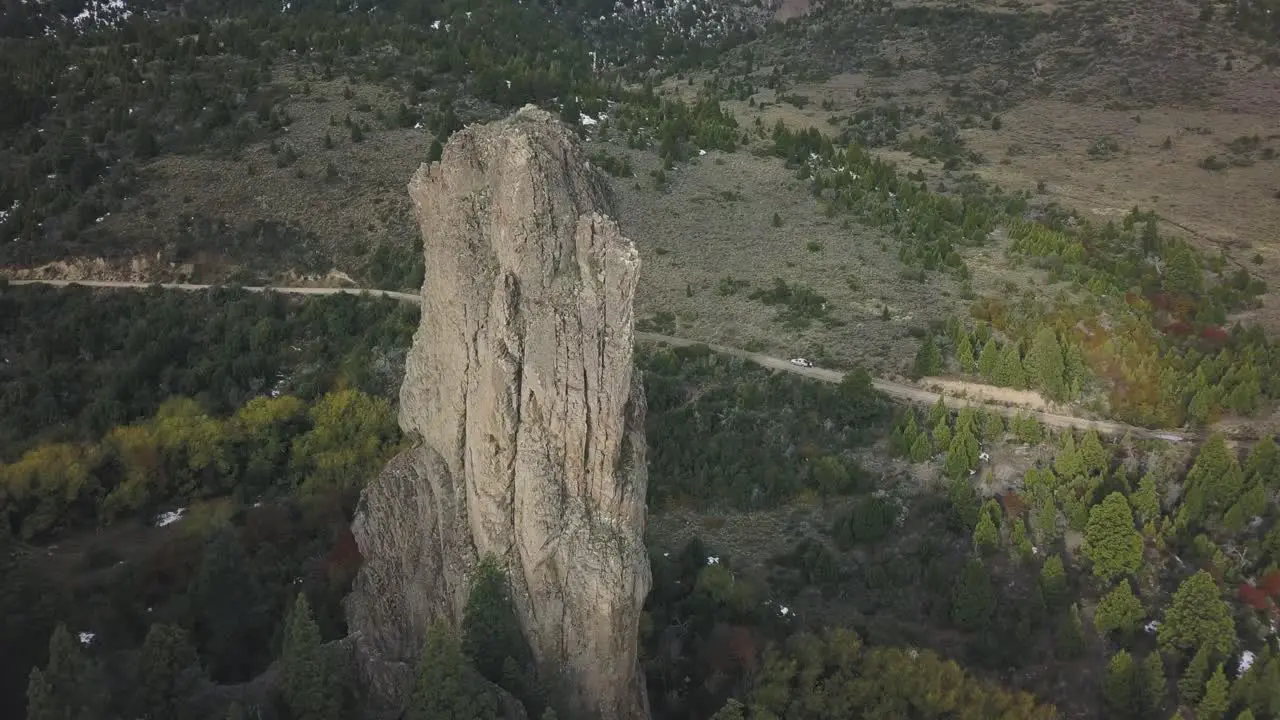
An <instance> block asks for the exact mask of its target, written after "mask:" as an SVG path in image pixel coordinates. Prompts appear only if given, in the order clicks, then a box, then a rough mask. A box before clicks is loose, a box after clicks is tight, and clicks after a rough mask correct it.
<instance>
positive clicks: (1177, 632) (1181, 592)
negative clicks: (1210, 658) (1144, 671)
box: [1159, 570, 1236, 655]
mask: <svg viewBox="0 0 1280 720" xmlns="http://www.w3.org/2000/svg"><path fill="white" fill-rule="evenodd" d="M1235 637H1236V626H1235V621H1234V620H1232V618H1231V608H1230V607H1228V606H1227V604H1226V603H1225V602H1223V600H1222V597H1221V593H1220V591H1219V590H1218V584H1217V582H1216V581H1214V579H1213V576H1212V575H1210V574H1209V573H1208V572H1206V571H1204V570H1201V571H1199V572H1197V573H1196V574H1195V575H1192V576H1191V577H1189V578H1187V579H1186V580H1183V581H1182V584H1181V585H1179V586H1178V590H1177V592H1175V593H1174V594H1173V600H1172V601H1171V602H1170V603H1169V609H1168V610H1167V611H1165V617H1164V623H1163V624H1161V625H1160V630H1159V638H1160V646H1161V647H1162V648H1165V649H1175V648H1177V649H1183V650H1186V649H1190V648H1208V649H1209V650H1210V651H1212V652H1214V653H1217V654H1219V655H1226V654H1227V653H1228V652H1230V651H1231V648H1232V646H1233V645H1234V644H1235Z"/></svg>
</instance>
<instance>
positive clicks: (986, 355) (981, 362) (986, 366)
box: [978, 337, 1000, 380]
mask: <svg viewBox="0 0 1280 720" xmlns="http://www.w3.org/2000/svg"><path fill="white" fill-rule="evenodd" d="M999 362H1000V348H999V346H997V345H996V339H995V338H993V337H989V338H987V343H986V344H985V345H983V346H982V352H981V353H980V354H979V355H978V373H979V374H980V375H982V377H984V378H987V379H988V380H990V379H992V378H993V377H994V376H995V372H996V365H997V364H998V363H999Z"/></svg>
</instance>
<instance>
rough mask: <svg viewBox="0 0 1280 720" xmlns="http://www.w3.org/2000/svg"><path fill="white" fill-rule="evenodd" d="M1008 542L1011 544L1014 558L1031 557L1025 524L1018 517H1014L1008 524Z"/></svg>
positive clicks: (1029, 541) (1023, 558)
mask: <svg viewBox="0 0 1280 720" xmlns="http://www.w3.org/2000/svg"><path fill="white" fill-rule="evenodd" d="M1009 544H1010V545H1011V546H1012V551H1013V553H1014V559H1015V560H1025V559H1027V558H1029V557H1031V555H1032V550H1031V540H1030V538H1028V537H1027V524H1026V523H1025V522H1023V520H1022V518H1020V517H1017V518H1014V519H1013V523H1012V524H1010V525H1009Z"/></svg>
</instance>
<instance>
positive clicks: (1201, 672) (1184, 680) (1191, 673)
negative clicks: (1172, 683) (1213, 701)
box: [1178, 647, 1210, 705]
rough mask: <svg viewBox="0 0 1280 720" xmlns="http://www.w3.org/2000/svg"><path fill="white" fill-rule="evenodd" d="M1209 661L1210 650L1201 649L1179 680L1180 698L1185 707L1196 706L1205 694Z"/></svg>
mask: <svg viewBox="0 0 1280 720" xmlns="http://www.w3.org/2000/svg"><path fill="white" fill-rule="evenodd" d="M1209 659H1210V652H1209V649H1208V648H1203V647H1202V648H1200V649H1199V650H1198V651H1196V654H1195V655H1194V656H1192V658H1191V662H1190V663H1189V664H1188V665H1187V669H1186V670H1183V671H1182V676H1181V677H1179V678H1178V696H1179V697H1181V698H1182V702H1183V704H1184V705H1194V704H1195V703H1196V701H1198V700H1199V699H1200V696H1201V694H1202V693H1203V692H1204V681H1205V678H1207V677H1208V676H1209Z"/></svg>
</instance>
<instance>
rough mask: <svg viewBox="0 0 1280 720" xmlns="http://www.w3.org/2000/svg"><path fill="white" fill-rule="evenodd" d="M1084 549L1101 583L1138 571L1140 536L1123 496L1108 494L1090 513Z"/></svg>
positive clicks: (1131, 512) (1140, 562)
mask: <svg viewBox="0 0 1280 720" xmlns="http://www.w3.org/2000/svg"><path fill="white" fill-rule="evenodd" d="M1083 549H1084V554H1085V555H1086V556H1087V557H1088V558H1089V559H1090V560H1092V561H1093V573H1094V574H1095V575H1097V576H1098V577H1100V578H1103V579H1104V580H1112V579H1114V578H1116V577H1119V576H1124V575H1132V574H1133V573H1135V572H1137V571H1138V566H1139V565H1141V564H1142V535H1141V534H1139V533H1138V531H1137V530H1136V529H1134V525H1133V511H1132V510H1131V509H1130V508H1129V501H1128V500H1126V499H1125V497H1124V495H1121V494H1120V493H1118V492H1114V493H1111V494H1110V495H1108V496H1107V497H1106V498H1105V499H1103V501H1102V502H1101V503H1099V504H1098V505H1095V506H1093V508H1092V509H1090V510H1089V522H1088V524H1087V525H1086V526H1085V531H1084V548H1083Z"/></svg>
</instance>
